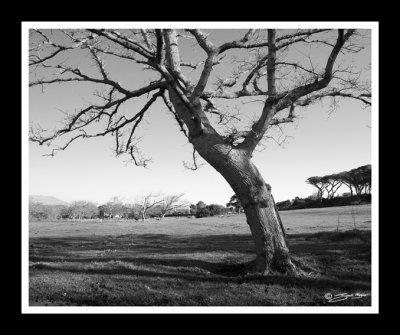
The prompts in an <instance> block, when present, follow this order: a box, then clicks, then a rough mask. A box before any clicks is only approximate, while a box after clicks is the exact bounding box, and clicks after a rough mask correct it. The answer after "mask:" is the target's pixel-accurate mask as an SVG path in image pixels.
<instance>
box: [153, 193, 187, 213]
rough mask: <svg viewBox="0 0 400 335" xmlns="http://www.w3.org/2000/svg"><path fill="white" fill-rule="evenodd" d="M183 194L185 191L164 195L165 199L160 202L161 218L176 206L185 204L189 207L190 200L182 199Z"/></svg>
mask: <svg viewBox="0 0 400 335" xmlns="http://www.w3.org/2000/svg"><path fill="white" fill-rule="evenodd" d="M183 196H184V193H180V194H173V195H165V196H163V198H162V200H163V201H162V202H161V203H160V216H161V218H164V216H165V214H167V213H168V212H170V211H172V210H174V209H176V208H179V207H184V206H187V207H188V206H189V202H188V201H186V200H182V199H181V198H182V197H183Z"/></svg>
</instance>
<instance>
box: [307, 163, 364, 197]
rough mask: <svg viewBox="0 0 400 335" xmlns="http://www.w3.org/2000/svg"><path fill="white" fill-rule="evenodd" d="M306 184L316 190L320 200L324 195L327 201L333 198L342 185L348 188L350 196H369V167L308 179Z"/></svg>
mask: <svg viewBox="0 0 400 335" xmlns="http://www.w3.org/2000/svg"><path fill="white" fill-rule="evenodd" d="M306 182H307V183H309V184H310V185H313V186H315V187H316V188H317V190H318V191H317V197H318V199H322V198H323V195H324V194H325V193H326V195H327V198H328V199H331V198H333V197H334V196H335V194H336V192H337V190H338V189H339V188H340V187H341V186H342V185H346V186H347V187H348V188H349V190H350V196H353V195H358V196H359V195H361V194H363V193H364V194H371V165H370V164H368V165H364V166H360V167H358V168H356V169H352V170H350V171H343V172H339V173H334V174H330V175H326V176H322V177H310V178H308V179H307V180H306Z"/></svg>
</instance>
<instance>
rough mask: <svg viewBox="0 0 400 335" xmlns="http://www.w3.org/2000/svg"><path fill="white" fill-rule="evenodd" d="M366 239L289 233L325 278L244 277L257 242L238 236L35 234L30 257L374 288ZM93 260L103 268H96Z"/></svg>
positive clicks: (44, 262)
mask: <svg viewBox="0 0 400 335" xmlns="http://www.w3.org/2000/svg"><path fill="white" fill-rule="evenodd" d="M362 234H364V233H362ZM353 237H354V236H353ZM362 237H363V239H354V238H352V239H347V238H342V237H341V238H340V239H338V237H337V236H335V235H329V234H328V235H326V234H325V235H321V234H319V235H318V233H317V234H298V235H289V236H288V241H289V244H290V250H291V252H292V254H293V255H294V256H295V257H296V258H297V259H300V260H301V259H302V258H305V259H306V258H307V259H309V258H311V259H312V261H313V264H314V267H315V268H316V269H317V271H321V272H323V276H319V277H317V278H314V277H311V276H310V277H307V276H306V277H292V276H288V275H269V276H258V275H246V276H245V275H244V270H245V268H246V265H247V264H248V259H250V258H251V256H252V255H253V254H254V245H253V240H252V238H251V236H250V235H234V234H232V235H207V236H204V235H189V236H188V235H185V236H174V235H163V234H143V235H131V234H129V235H121V236H90V237H88V236H85V237H73V238H71V237H69V238H68V237H66V238H31V239H30V261H31V262H32V263H33V264H32V265H31V269H32V270H34V271H35V272H36V271H41V270H43V271H62V272H69V273H80V274H97V275H129V276H136V277H149V278H170V279H174V278H175V279H183V280H188V281H193V282H196V281H197V282H216V283H237V284H242V283H247V282H252V283H262V284H267V285H273V284H277V285H281V286H284V287H299V288H306V287H307V288H320V289H323V288H338V289H339V288H340V289H370V286H371V285H370V275H369V274H368V273H366V272H365V268H368V267H369V264H370V250H371V249H370V243H368V239H367V238H366V235H365V234H364V235H362ZM218 255H219V256H218ZM221 255H222V256H221ZM368 255H369V257H368ZM116 262H117V263H116ZM349 262H353V263H356V264H361V265H362V266H364V268H361V269H360V270H358V271H350V270H349V268H348V263H349ZM89 263H97V265H101V266H94V267H92V265H89ZM196 269H197V270H199V271H197V270H196ZM367 272H368V271H367Z"/></svg>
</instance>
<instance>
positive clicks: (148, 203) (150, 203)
mask: <svg viewBox="0 0 400 335" xmlns="http://www.w3.org/2000/svg"><path fill="white" fill-rule="evenodd" d="M162 202H164V199H159V198H158V196H157V195H153V194H152V193H149V194H147V195H142V196H138V197H136V204H137V205H138V206H139V207H140V215H141V217H142V221H144V220H146V214H147V211H148V210H149V209H150V208H152V207H154V206H155V205H157V204H161V203H162Z"/></svg>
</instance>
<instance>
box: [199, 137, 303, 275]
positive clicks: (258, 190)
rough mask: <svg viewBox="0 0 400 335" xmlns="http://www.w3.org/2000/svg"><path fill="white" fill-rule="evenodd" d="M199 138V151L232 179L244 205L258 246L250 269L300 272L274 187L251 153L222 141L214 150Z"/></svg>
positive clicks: (230, 182) (226, 178)
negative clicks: (291, 255) (285, 229)
mask: <svg viewBox="0 0 400 335" xmlns="http://www.w3.org/2000/svg"><path fill="white" fill-rule="evenodd" d="M199 142H201V141H200V140H199V139H195V140H193V141H192V143H194V146H195V148H196V150H197V151H198V152H199V154H200V155H201V156H202V157H203V158H204V159H205V160H206V161H207V162H208V163H210V164H211V166H213V167H214V168H215V169H216V170H217V171H218V172H219V173H220V174H221V175H222V176H223V177H224V178H225V180H226V181H227V182H228V183H229V185H230V186H231V187H232V189H233V191H234V192H235V194H236V195H237V197H238V199H239V200H240V202H241V204H242V206H243V209H244V212H245V215H246V219H247V224H248V225H249V227H250V231H251V234H252V237H253V240H254V243H255V249H256V258H255V260H254V262H253V263H252V265H251V267H250V268H249V272H254V273H261V274H269V273H273V272H280V273H292V274H297V273H299V270H298V269H297V268H296V266H295V265H294V264H293V263H292V261H291V259H290V255H289V249H288V247H287V244H286V238H285V232H284V228H283V225H282V223H281V221H280V217H279V214H278V212H277V209H276V206H275V202H274V200H273V197H272V193H271V187H270V185H268V184H267V183H266V182H265V181H264V179H263V177H262V176H261V174H260V173H259V171H258V169H257V168H256V166H255V165H254V164H253V163H252V161H251V159H250V155H249V153H248V152H246V151H242V150H238V149H232V148H231V147H229V146H227V145H225V146H224V145H222V144H221V145H219V146H217V145H215V146H214V147H212V146H211V148H213V149H214V150H210V149H208V150H204V149H205V147H207V146H205V145H204V144H203V143H199Z"/></svg>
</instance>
